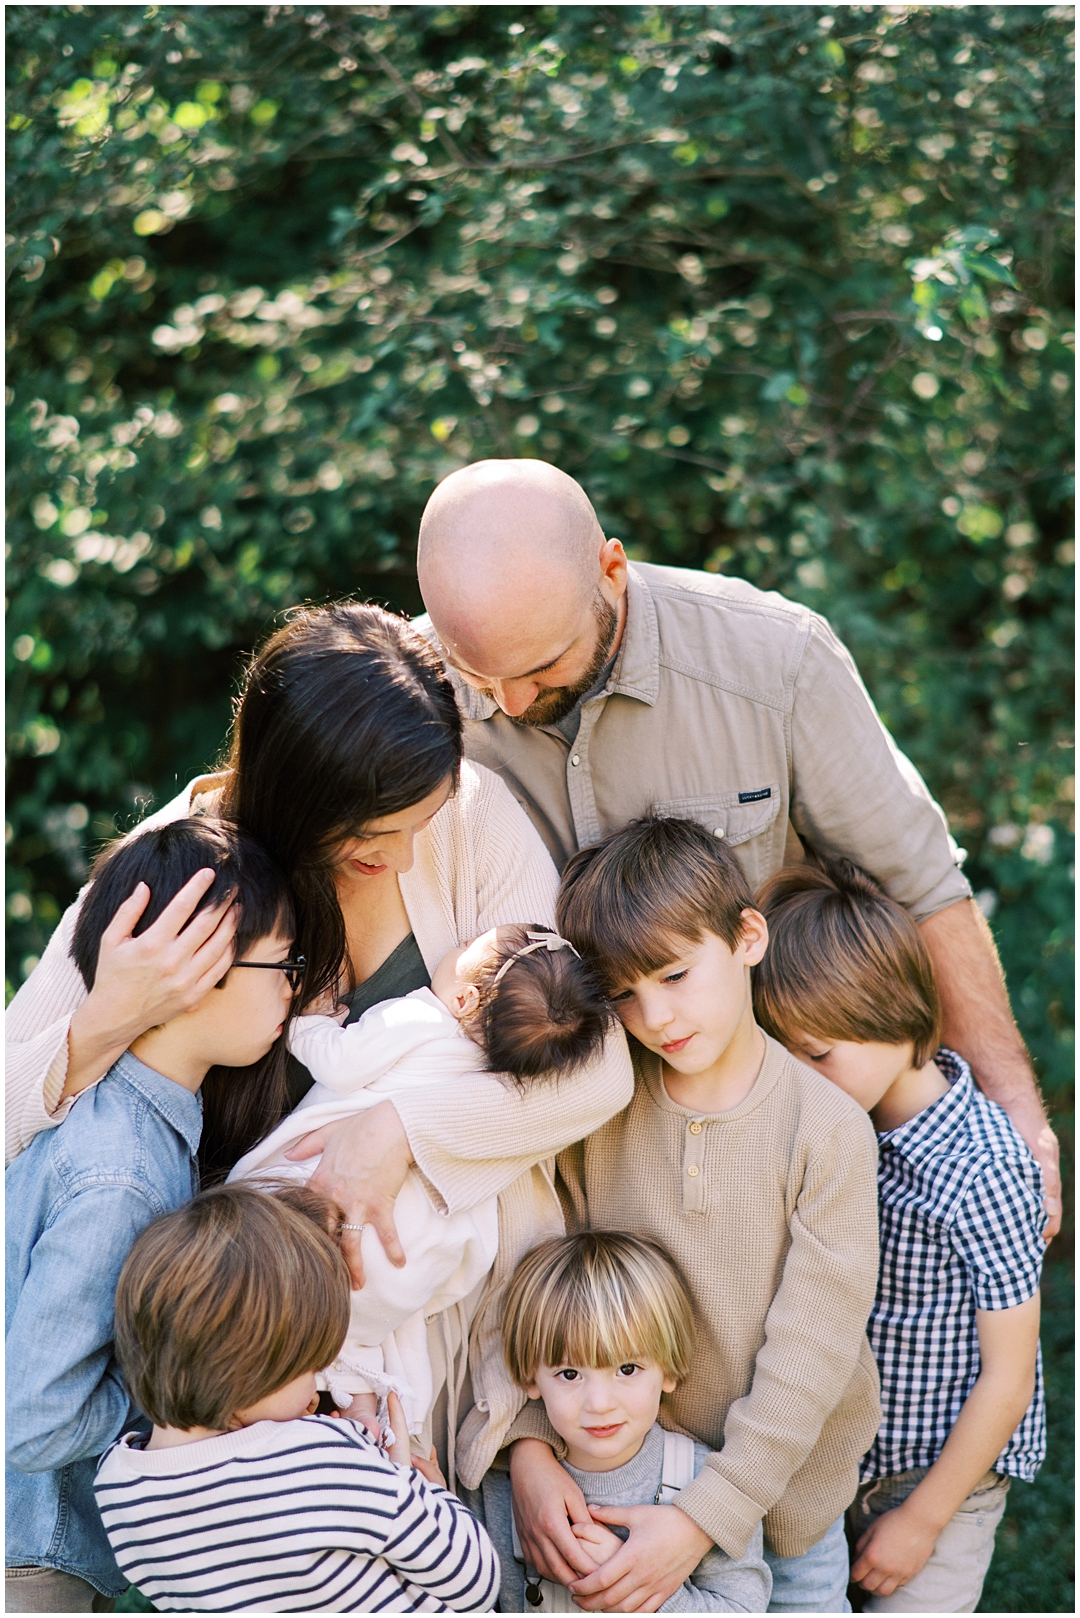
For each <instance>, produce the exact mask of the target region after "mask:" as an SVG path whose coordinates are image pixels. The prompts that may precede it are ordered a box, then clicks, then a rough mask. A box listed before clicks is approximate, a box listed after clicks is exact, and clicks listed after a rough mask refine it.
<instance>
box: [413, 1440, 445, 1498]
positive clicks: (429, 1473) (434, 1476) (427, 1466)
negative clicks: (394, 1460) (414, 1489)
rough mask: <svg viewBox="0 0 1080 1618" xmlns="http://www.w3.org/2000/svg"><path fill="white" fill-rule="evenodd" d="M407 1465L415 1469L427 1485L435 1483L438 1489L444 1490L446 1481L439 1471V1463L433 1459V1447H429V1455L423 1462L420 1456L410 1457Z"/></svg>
mask: <svg viewBox="0 0 1080 1618" xmlns="http://www.w3.org/2000/svg"><path fill="white" fill-rule="evenodd" d="M409 1465H410V1466H413V1467H415V1468H416V1470H417V1471H418V1472H419V1474H420V1476H421V1477H422V1478H427V1480H428V1482H429V1483H437V1484H438V1485H439V1488H440V1489H445V1488H446V1479H445V1478H444V1477H443V1475H442V1473H441V1472H440V1471H439V1463H438V1461H437V1460H436V1459H435V1445H434V1444H432V1446H431V1454H430V1455H429V1456H428V1457H427V1459H426V1460H425V1459H424V1457H423V1456H422V1455H410V1456H409Z"/></svg>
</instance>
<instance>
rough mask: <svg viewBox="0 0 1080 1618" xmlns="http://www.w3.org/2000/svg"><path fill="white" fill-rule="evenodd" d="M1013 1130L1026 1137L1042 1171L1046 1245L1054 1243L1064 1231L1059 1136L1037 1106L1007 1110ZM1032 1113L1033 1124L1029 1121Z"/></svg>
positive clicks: (1025, 1139)
mask: <svg viewBox="0 0 1080 1618" xmlns="http://www.w3.org/2000/svg"><path fill="white" fill-rule="evenodd" d="M1005 1110H1006V1112H1008V1113H1009V1117H1010V1118H1011V1119H1012V1123H1013V1127H1014V1128H1015V1129H1016V1130H1017V1131H1018V1133H1019V1134H1020V1135H1021V1136H1022V1137H1023V1139H1024V1141H1025V1142H1026V1144H1027V1147H1028V1150H1029V1151H1030V1153H1031V1155H1032V1157H1033V1158H1034V1159H1035V1161H1036V1163H1038V1165H1039V1167H1040V1169H1041V1170H1042V1177H1043V1207H1044V1208H1045V1209H1046V1212H1047V1215H1048V1216H1049V1223H1048V1224H1047V1227H1046V1230H1045V1231H1044V1232H1043V1240H1044V1241H1047V1242H1049V1241H1052V1240H1053V1238H1054V1237H1055V1236H1056V1235H1057V1233H1058V1231H1059V1230H1060V1229H1061V1149H1060V1147H1059V1146H1058V1139H1057V1136H1056V1135H1055V1134H1054V1131H1053V1130H1052V1129H1051V1128H1050V1125H1049V1123H1048V1122H1047V1119H1046V1114H1045V1112H1043V1110H1042V1108H1041V1107H1040V1106H1038V1104H1037V1103H1036V1105H1035V1106H1033V1107H1031V1108H1030V1109H1023V1108H1014V1109H1012V1110H1010V1109H1009V1108H1008V1107H1006V1109H1005ZM1028 1111H1030V1114H1031V1116H1030V1120H1029V1118H1028Z"/></svg>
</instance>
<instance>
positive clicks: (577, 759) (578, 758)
mask: <svg viewBox="0 0 1080 1618" xmlns="http://www.w3.org/2000/svg"><path fill="white" fill-rule="evenodd" d="M570 762H571V764H573V765H575V766H577V765H578V764H580V763H581V755H580V753H575V754H574V756H573V758H572V759H571V760H570Z"/></svg>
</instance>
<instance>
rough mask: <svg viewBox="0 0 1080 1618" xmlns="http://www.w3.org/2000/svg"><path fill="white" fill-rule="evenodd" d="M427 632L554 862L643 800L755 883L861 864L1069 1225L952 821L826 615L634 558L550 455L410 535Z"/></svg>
mask: <svg viewBox="0 0 1080 1618" xmlns="http://www.w3.org/2000/svg"><path fill="white" fill-rule="evenodd" d="M417 567H418V573H419V580H420V589H421V593H422V595H423V598H424V604H425V606H426V607H427V609H428V617H427V619H426V620H425V619H421V620H420V621H419V623H420V627H421V628H422V629H425V631H426V632H427V633H428V634H429V635H431V636H432V637H433V638H435V639H436V640H437V642H438V644H439V647H440V650H441V652H442V655H443V657H444V659H445V661H446V665H447V669H448V672H449V674H450V678H451V679H452V680H453V682H454V685H455V688H456V691H457V694H458V700H459V704H460V707H461V710H462V713H463V715H464V718H465V734H466V752H467V753H468V755H469V757H470V758H473V759H475V760H476V761H477V762H478V763H481V764H486V765H487V766H488V767H489V768H490V769H493V770H496V771H497V772H498V773H499V774H500V775H501V776H502V777H503V779H504V780H505V781H506V783H507V784H508V786H509V787H510V789H511V791H512V792H513V793H514V795H515V796H516V797H517V798H518V800H519V801H520V802H521V803H522V804H523V806H524V808H525V809H526V811H527V813H528V814H529V816H530V817H531V819H532V820H533V822H534V824H535V825H536V827H537V829H538V830H539V832H540V834H541V836H542V837H543V838H544V840H545V842H546V843H547V846H548V848H549V849H550V851H551V854H552V857H553V859H554V860H555V862H556V864H557V865H558V866H559V867H560V868H561V867H562V865H563V864H565V862H566V860H567V859H568V858H569V856H570V854H572V853H573V852H574V850H575V849H577V848H580V847H584V846H586V845H588V844H589V843H592V842H595V841H596V840H597V838H599V837H601V836H603V835H604V834H605V833H607V832H609V831H612V830H614V829H616V828H617V827H619V826H621V825H624V824H625V823H626V822H627V821H628V820H631V819H632V818H634V816H636V815H641V814H644V813H645V812H646V811H648V810H650V809H658V810H660V811H661V812H662V813H667V814H671V815H682V816H686V817H688V818H691V819H694V820H698V821H700V822H701V823H702V824H703V825H705V826H707V827H708V828H709V830H710V831H712V832H714V833H715V835H716V836H717V837H723V838H725V839H726V840H727V842H728V843H729V844H730V845H731V847H732V848H733V849H734V850H735V852H736V854H737V855H738V857H739V859H740V861H741V863H742V865H743V867H744V869H745V871H746V874H747V876H748V877H749V879H750V882H751V883H752V885H753V886H755V887H756V886H757V885H758V884H759V883H761V882H762V881H763V880H764V879H765V878H766V877H767V876H770V875H771V874H772V873H773V872H774V871H776V870H777V869H779V867H780V866H781V865H782V864H783V863H784V861H785V859H790V858H792V857H798V854H799V852H800V847H801V844H800V839H801V840H804V841H806V842H809V843H811V844H812V845H814V846H815V847H817V848H820V849H822V850H824V851H826V852H828V853H832V854H840V855H843V856H845V857H846V858H848V859H851V860H854V861H855V862H856V863H857V864H858V865H861V866H862V867H863V868H864V869H866V870H868V871H869V872H870V873H871V874H872V875H873V876H875V877H876V878H877V880H878V881H879V882H880V883H881V884H882V886H883V887H884V888H885V890H886V892H888V893H889V894H891V895H892V897H893V898H895V899H897V900H899V902H900V903H901V904H903V905H904V906H906V908H907V909H908V910H909V911H910V913H911V915H912V916H913V917H914V919H915V921H916V922H917V923H918V924H919V926H920V929H921V931H922V936H923V939H924V941H925V943H926V945H927V948H928V949H929V951H930V954H931V957H932V958H933V962H934V967H935V971H936V974H937V980H938V985H939V988H940V992H941V998H942V1003H943V1006H944V1009H945V1028H944V1039H945V1043H946V1044H947V1045H949V1046H951V1047H952V1048H953V1049H954V1050H957V1051H959V1052H960V1054H961V1055H962V1056H964V1057H966V1059H967V1060H968V1062H969V1063H970V1064H971V1067H972V1069H973V1071H974V1073H975V1076H976V1078H977V1079H978V1082H979V1084H980V1085H981V1087H982V1088H983V1090H984V1091H985V1092H986V1094H987V1095H989V1096H990V1097H991V1098H992V1099H993V1100H995V1101H997V1102H999V1103H1000V1105H1001V1106H1003V1107H1004V1108H1005V1110H1006V1111H1007V1112H1008V1113H1009V1116H1010V1117H1011V1118H1012V1120H1013V1123H1014V1124H1015V1125H1016V1127H1017V1129H1018V1130H1019V1131H1020V1133H1021V1134H1022V1135H1023V1137H1024V1139H1025V1140H1026V1141H1027V1143H1028V1145H1029V1146H1030V1147H1031V1150H1032V1151H1033V1152H1034V1154H1035V1156H1036V1157H1037V1158H1038V1160H1039V1162H1040V1164H1041V1166H1042V1169H1043V1173H1044V1176H1045V1181H1046V1193H1047V1210H1048V1213H1049V1214H1050V1218H1051V1225H1050V1229H1049V1234H1053V1233H1054V1232H1056V1230H1057V1229H1058V1227H1059V1225H1060V1219H1061V1204H1060V1200H1059V1198H1060V1181H1059V1178H1058V1170H1057V1143H1056V1141H1055V1139H1054V1136H1053V1134H1052V1132H1051V1131H1050V1129H1049V1126H1048V1125H1047V1122H1046V1115H1045V1113H1044V1111H1043V1109H1042V1105H1041V1103H1040V1100H1039V1096H1038V1091H1037V1089H1036V1086H1035V1081H1034V1077H1033V1075H1032V1071H1031V1064H1030V1061H1029V1058H1028V1055H1027V1052H1026V1050H1025V1048H1024V1045H1023V1042H1022V1041H1021V1039H1020V1035H1019V1032H1018V1031H1017V1028H1016V1025H1015V1023H1014V1021H1013V1019H1012V1014H1011V1012H1010V1010H1009V1003H1008V998H1007V995H1006V992H1005V986H1004V981H1003V977H1002V973H1001V968H1000V965H999V963H998V959H997V953H996V950H995V948H994V943H993V939H992V938H991V935H990V931H989V929H988V927H987V925H986V923H985V921H984V920H983V917H982V915H981V913H980V912H979V910H978V908H977V906H976V905H975V903H974V901H973V899H972V897H971V888H970V886H969V884H968V882H967V881H966V879H965V878H964V876H963V874H962V873H961V871H960V868H959V859H960V858H961V857H962V856H960V855H959V854H958V850H957V848H956V845H955V843H954V842H953V841H952V838H951V837H950V836H949V833H948V828H947V826H946V823H945V817H944V815H943V813H942V811H941V809H940V808H939V807H938V805H937V804H936V803H935V802H934V801H933V799H932V798H931V796H930V794H929V792H928V791H927V789H926V787H925V785H924V783H923V781H922V779H921V777H920V776H919V774H918V773H917V771H916V770H915V768H914V767H913V766H912V765H911V763H910V762H909V761H908V760H907V759H906V758H905V757H904V755H903V754H902V753H901V752H900V751H899V750H898V748H897V747H896V745H895V743H894V742H893V741H892V739H891V737H890V736H889V735H888V733H887V732H886V730H885V728H884V726H883V725H882V723H881V721H880V719H879V718H878V716H877V714H876V712H875V711H874V708H873V705H872V703H871V701H870V698H869V696H868V694H867V692H866V689H865V687H864V686H863V684H862V681H861V680H860V678H859V675H858V672H857V670H856V668H855V665H854V663H853V661H852V659H851V656H850V654H849V653H848V652H847V650H846V649H845V648H844V647H843V646H842V645H841V644H840V642H839V641H838V640H837V639H836V637H835V635H833V633H832V631H831V630H830V628H829V626H828V624H827V623H826V622H825V620H824V619H823V618H820V617H819V616H818V615H817V614H816V613H813V612H811V611H810V610H809V609H808V608H806V607H804V606H801V605H800V604H798V603H797V602H793V601H788V600H786V599H785V598H784V597H783V596H780V595H777V594H775V593H773V592H768V593H766V592H764V591H761V590H757V589H755V588H754V586H753V585H751V584H747V583H746V582H745V581H744V580H742V579H735V578H725V577H722V576H719V575H716V574H708V573H698V572H693V571H690V570H689V569H683V568H670V567H656V566H652V565H647V564H644V563H635V564H633V565H629V564H628V563H627V559H626V555H625V552H624V551H623V548H622V545H621V544H620V543H619V541H618V540H617V539H608V538H606V537H605V535H604V532H603V530H602V528H601V527H600V523H599V521H598V520H597V516H596V513H595V511H594V510H593V507H592V504H591V503H590V501H589V498H588V496H587V495H586V493H585V491H584V489H582V488H581V486H580V485H579V484H578V483H575V481H574V480H573V478H570V477H568V476H567V475H566V474H565V473H564V472H561V471H559V470H558V468H556V467H554V466H549V465H548V464H547V463H546V462H544V461H538V460H520V461H479V462H477V463H475V464H474V465H472V466H466V467H463V468H461V470H460V471H457V472H454V473H452V474H451V475H450V476H449V477H448V478H446V479H445V480H444V481H443V482H442V483H440V484H439V486H438V488H437V489H436V490H435V492H434V494H433V495H432V496H431V499H430V500H429V501H428V504H427V507H426V509H425V511H424V515H423V520H422V522H421V526H420V541H419V548H418V555H417Z"/></svg>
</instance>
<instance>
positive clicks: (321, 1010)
mask: <svg viewBox="0 0 1080 1618" xmlns="http://www.w3.org/2000/svg"><path fill="white" fill-rule="evenodd" d="M348 1015H349V1008H348V1006H345V1005H342V1004H341V1003H340V1002H339V1000H338V997H337V991H336V990H335V989H324V990H323V992H322V994H320V995H318V996H317V997H316V998H315V999H314V1000H313V1001H312V1002H311V1004H310V1006H305V1007H304V1016H305V1017H333V1019H334V1021H335V1022H344V1020H345V1018H346V1017H347V1016H348Z"/></svg>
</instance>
